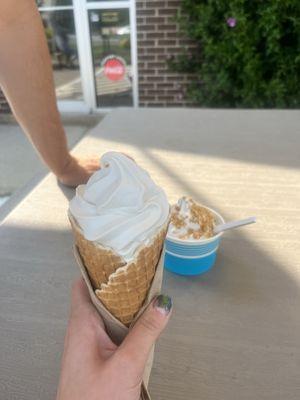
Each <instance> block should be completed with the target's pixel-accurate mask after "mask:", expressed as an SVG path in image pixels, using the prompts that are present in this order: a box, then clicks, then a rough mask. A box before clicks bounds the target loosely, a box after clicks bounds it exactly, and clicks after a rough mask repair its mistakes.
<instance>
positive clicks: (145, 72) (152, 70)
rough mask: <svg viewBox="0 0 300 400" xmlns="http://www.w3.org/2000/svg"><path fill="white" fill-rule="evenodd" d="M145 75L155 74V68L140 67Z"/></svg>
mask: <svg viewBox="0 0 300 400" xmlns="http://www.w3.org/2000/svg"><path fill="white" fill-rule="evenodd" d="M139 70H140V71H142V72H143V74H144V75H155V69H147V68H139Z"/></svg>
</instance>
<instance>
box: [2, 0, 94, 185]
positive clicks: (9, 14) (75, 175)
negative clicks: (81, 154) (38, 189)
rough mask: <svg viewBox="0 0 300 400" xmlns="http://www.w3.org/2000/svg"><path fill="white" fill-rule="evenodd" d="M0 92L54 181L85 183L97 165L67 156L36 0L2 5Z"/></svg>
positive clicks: (7, 0) (69, 183)
mask: <svg viewBox="0 0 300 400" xmlns="http://www.w3.org/2000/svg"><path fill="white" fill-rule="evenodd" d="M0 86H1V87H2V89H3V91H4V94H5V96H6V97H7V99H8V102H9V104H10V106H11V108H12V110H13V113H14V115H15V117H16V119H17V121H18V122H19V124H20V126H21V127H22V129H23V130H24V132H25V133H26V135H27V136H28V137H29V139H30V140H31V142H32V143H33V145H34V146H35V148H36V149H37V151H38V152H39V154H40V156H41V157H42V159H43V160H44V162H45V163H46V164H47V165H48V167H49V168H50V169H51V170H52V171H53V172H54V174H55V175H56V176H57V177H58V179H59V180H60V181H61V182H62V183H64V184H66V185H70V186H77V185H78V184H80V183H85V182H86V181H87V179H88V178H89V177H90V175H91V174H92V173H93V172H94V171H95V170H96V169H98V168H99V161H97V160H95V159H89V160H78V159H75V158H74V157H72V156H71V155H70V153H69V151H68V148H67V141H66V136H65V132H64V128H63V126H62V123H61V119H60V115H59V112H58V109H57V105H56V98H55V91H54V82H53V74H52V67H51V60H50V54H49V51H48V47H47V42H46V39H45V34H44V30H43V26H42V22H41V17H40V15H39V12H38V9H37V7H36V4H35V1H34V0H19V1H18V2H14V1H12V0H1V1H0Z"/></svg>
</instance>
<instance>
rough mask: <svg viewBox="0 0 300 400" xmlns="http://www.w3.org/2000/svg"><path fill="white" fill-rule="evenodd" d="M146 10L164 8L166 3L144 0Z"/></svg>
mask: <svg viewBox="0 0 300 400" xmlns="http://www.w3.org/2000/svg"><path fill="white" fill-rule="evenodd" d="M145 4H146V8H165V7H166V6H167V2H166V1H156V0H146V1H145Z"/></svg>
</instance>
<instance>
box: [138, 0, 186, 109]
mask: <svg viewBox="0 0 300 400" xmlns="http://www.w3.org/2000/svg"><path fill="white" fill-rule="evenodd" d="M180 3H181V1H180V0H172V1H171V0H161V1H156V0H137V1H136V13H137V46H138V73H139V104H140V106H160V107H161V106H163V107H164V106H186V105H190V104H189V102H188V101H187V100H186V99H185V91H186V86H187V83H188V82H189V80H190V79H192V77H191V76H188V75H184V74H177V73H172V72H171V71H170V69H169V67H168V60H169V59H170V58H171V57H174V56H176V55H177V54H180V53H181V52H182V49H184V48H185V49H187V50H189V49H192V48H193V43H192V42H191V41H189V40H186V39H184V38H182V36H181V35H179V28H178V25H177V24H176V23H175V22H174V16H175V15H176V13H177V11H178V8H179V6H180Z"/></svg>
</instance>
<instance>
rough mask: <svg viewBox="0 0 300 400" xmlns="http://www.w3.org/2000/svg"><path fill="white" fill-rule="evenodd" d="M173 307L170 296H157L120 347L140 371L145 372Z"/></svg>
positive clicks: (122, 353)
mask: <svg viewBox="0 0 300 400" xmlns="http://www.w3.org/2000/svg"><path fill="white" fill-rule="evenodd" d="M171 308H172V300H171V298H170V297H169V296H165V295H162V294H161V295H159V296H157V297H156V298H155V299H154V300H153V301H152V302H151V303H150V304H149V306H148V307H147V309H146V310H145V312H144V313H143V314H142V315H141V316H140V318H139V319H138V320H137V322H136V323H135V325H134V327H133V328H132V330H131V331H130V332H129V333H128V335H127V336H126V338H125V339H124V341H123V342H122V344H121V345H120V347H119V349H118V353H119V355H120V356H121V355H123V356H124V357H125V359H127V360H128V361H129V362H132V363H134V365H135V367H136V368H137V369H138V371H140V372H143V370H144V367H145V365H146V362H147V359H148V356H149V353H150V350H151V348H152V346H153V345H154V343H155V341H156V340H157V339H158V337H159V335H160V334H161V333H162V331H163V330H164V328H165V327H166V325H167V323H168V321H169V318H170V312H171Z"/></svg>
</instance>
